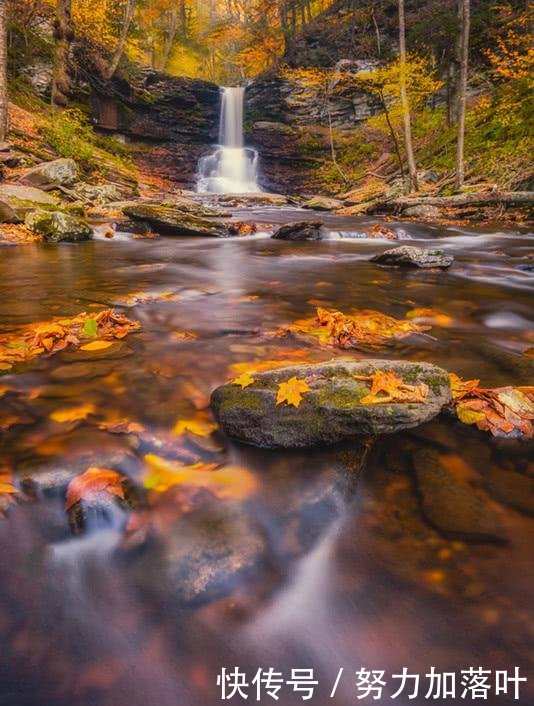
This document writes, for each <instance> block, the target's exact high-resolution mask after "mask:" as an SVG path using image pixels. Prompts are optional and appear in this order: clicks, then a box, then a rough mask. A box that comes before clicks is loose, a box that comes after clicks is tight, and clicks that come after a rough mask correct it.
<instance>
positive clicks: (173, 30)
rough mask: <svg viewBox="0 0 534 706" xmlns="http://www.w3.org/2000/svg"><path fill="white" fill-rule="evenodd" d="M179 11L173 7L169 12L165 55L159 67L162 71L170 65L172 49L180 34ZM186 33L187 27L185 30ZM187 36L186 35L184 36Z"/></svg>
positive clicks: (164, 47)
mask: <svg viewBox="0 0 534 706" xmlns="http://www.w3.org/2000/svg"><path fill="white" fill-rule="evenodd" d="M178 19H179V17H178V9H177V8H176V7H173V8H171V9H170V10H169V25H168V27H167V32H166V33H165V43H164V45H163V54H162V56H161V62H160V65H159V69H160V71H165V69H166V68H167V66H168V64H169V59H170V58H171V53H172V48H173V46H174V40H175V39H176V35H177V34H178ZM183 31H184V33H185V31H186V30H185V27H184V29H183ZM184 36H185V34H184Z"/></svg>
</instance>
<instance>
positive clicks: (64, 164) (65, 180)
mask: <svg viewBox="0 0 534 706" xmlns="http://www.w3.org/2000/svg"><path fill="white" fill-rule="evenodd" d="M77 177H78V165H77V164H76V162H75V161H74V160H73V159H66V158H61V159H55V160H54V161H53V162H44V163H43V164H38V165H37V166H36V167H32V168H31V169H28V170H27V171H26V172H24V174H23V175H22V177H21V178H20V182H21V183H22V184H27V185H28V186H35V187H38V188H39V187H42V188H49V187H52V186H72V184H74V182H75V181H76V179H77Z"/></svg>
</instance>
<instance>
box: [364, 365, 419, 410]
mask: <svg viewBox="0 0 534 706" xmlns="http://www.w3.org/2000/svg"><path fill="white" fill-rule="evenodd" d="M356 380H363V381H365V382H370V383H371V390H370V393H369V394H368V395H366V396H365V397H363V398H362V399H361V400H360V404H363V405H371V404H391V403H421V402H425V401H426V399H427V398H428V392H429V389H428V385H425V384H424V383H419V384H418V385H408V384H407V383H405V382H404V380H403V379H402V378H400V377H399V376H398V375H397V374H396V373H394V372H391V371H390V372H384V371H383V370H377V371H376V372H375V373H374V375H371V376H369V377H361V376H356Z"/></svg>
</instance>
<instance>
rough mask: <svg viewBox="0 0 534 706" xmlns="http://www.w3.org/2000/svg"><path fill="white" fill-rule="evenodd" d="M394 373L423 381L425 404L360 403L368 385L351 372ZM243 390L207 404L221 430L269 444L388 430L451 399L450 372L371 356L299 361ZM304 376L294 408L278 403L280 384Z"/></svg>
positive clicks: (225, 391) (220, 393)
mask: <svg viewBox="0 0 534 706" xmlns="http://www.w3.org/2000/svg"><path fill="white" fill-rule="evenodd" d="M377 370H383V371H393V372H395V373H396V374H397V375H399V376H400V377H402V378H403V379H404V381H405V382H408V383H410V384H417V383H420V382H422V383H425V384H427V385H428V386H429V395H428V398H427V400H426V401H425V402H423V403H417V404H410V403H404V404H399V403H394V404H379V405H362V404H360V400H361V399H362V398H363V397H365V396H366V395H368V394H369V385H368V384H367V383H366V382H364V381H360V380H356V379H355V376H370V375H373V374H374V373H375V372H376V371H377ZM252 375H253V377H254V379H255V382H254V384H253V385H251V386H250V387H247V388H246V389H244V390H242V389H241V388H240V387H239V386H237V385H233V384H228V385H223V386H222V387H219V388H218V389H217V390H215V392H214V393H213V395H212V398H211V406H212V409H213V411H214V414H215V416H216V418H217V420H218V421H219V423H220V425H221V427H222V429H223V431H224V432H225V433H226V434H227V435H228V436H230V437H232V438H234V439H237V440H239V441H242V442H244V443H248V444H253V445H255V446H260V447H267V448H298V447H307V446H317V445H320V444H334V443H337V442H339V441H342V440H343V439H347V438H350V437H353V436H356V435H361V434H390V433H394V432H397V431H401V430H403V429H410V428H413V427H417V426H419V425H420V424H422V423H424V422H427V421H429V420H430V419H432V418H434V417H435V416H436V415H437V414H439V412H440V411H441V409H442V408H443V407H444V406H445V405H446V404H448V403H449V401H450V398H451V391H450V383H449V377H448V374H447V373H446V372H445V371H444V370H442V369H441V368H438V367H436V366H434V365H430V364H428V363H410V362H407V361H383V360H370V361H365V362H363V361H362V362H352V361H344V360H341V361H336V362H330V363H324V364H323V363H319V364H317V365H301V366H292V367H289V368H281V369H278V370H272V371H268V372H264V373H253V374H252ZM292 377H297V378H298V379H302V380H306V381H307V382H308V385H309V386H310V388H311V391H310V392H308V393H306V394H305V395H304V397H303V400H302V403H301V405H300V407H299V408H298V409H297V408H295V407H293V406H288V405H286V404H282V405H277V404H276V397H277V392H278V386H279V384H280V383H282V382H287V381H288V380H289V379H290V378H292Z"/></svg>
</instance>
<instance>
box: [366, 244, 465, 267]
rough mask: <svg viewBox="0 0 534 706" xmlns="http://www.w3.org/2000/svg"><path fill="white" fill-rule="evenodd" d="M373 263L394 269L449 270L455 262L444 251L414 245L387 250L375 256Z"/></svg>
mask: <svg viewBox="0 0 534 706" xmlns="http://www.w3.org/2000/svg"><path fill="white" fill-rule="evenodd" d="M371 262H376V263H377V264H378V265H389V266H392V267H422V268H439V269H447V268H448V267H450V266H451V265H452V263H453V262H454V258H453V257H452V255H447V254H446V253H445V252H444V251H443V250H437V249H425V248H416V247H413V246H412V245H402V246H401V247H399V248H394V249H393V250H386V251H385V252H383V253H381V254H380V255H375V257H373V258H372V259H371Z"/></svg>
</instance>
